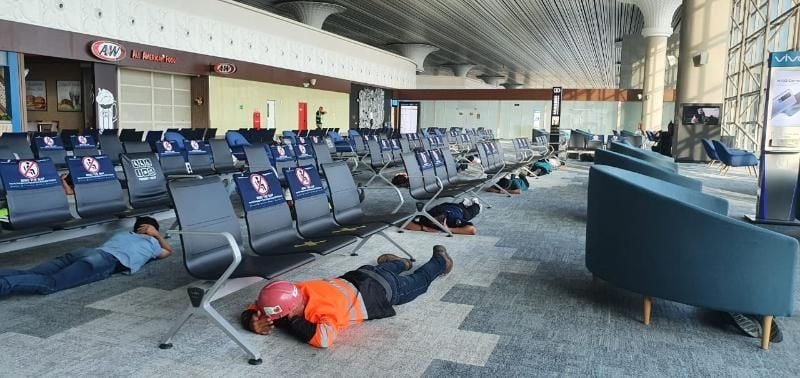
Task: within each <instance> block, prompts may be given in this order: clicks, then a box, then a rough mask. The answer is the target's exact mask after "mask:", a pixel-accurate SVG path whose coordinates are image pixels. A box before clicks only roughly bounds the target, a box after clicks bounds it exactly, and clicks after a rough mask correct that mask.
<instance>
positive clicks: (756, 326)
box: [728, 312, 761, 338]
mask: <svg viewBox="0 0 800 378" xmlns="http://www.w3.org/2000/svg"><path fill="white" fill-rule="evenodd" d="M728 315H730V316H731V319H732V320H733V324H734V325H736V327H737V328H739V329H740V330H741V331H742V332H744V333H745V334H746V335H747V336H750V337H755V338H759V337H761V323H759V322H758V320H753V318H751V317H749V316H747V315H745V314H739V313H734V312H730V313H728Z"/></svg>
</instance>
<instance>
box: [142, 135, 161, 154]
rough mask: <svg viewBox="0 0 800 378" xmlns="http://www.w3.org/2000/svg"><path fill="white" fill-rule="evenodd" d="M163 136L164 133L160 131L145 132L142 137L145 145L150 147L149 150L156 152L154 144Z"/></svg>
mask: <svg viewBox="0 0 800 378" xmlns="http://www.w3.org/2000/svg"><path fill="white" fill-rule="evenodd" d="M163 135H164V132H163V131H161V130H150V131H148V132H147V135H145V136H144V141H145V143H147V144H149V145H150V150H151V151H155V150H156V142H158V141H159V140H161V136H163Z"/></svg>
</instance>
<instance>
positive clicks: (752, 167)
mask: <svg viewBox="0 0 800 378" xmlns="http://www.w3.org/2000/svg"><path fill="white" fill-rule="evenodd" d="M711 143H712V144H713V145H714V150H715V151H716V153H717V156H718V157H719V160H720V162H722V165H723V167H722V169H721V170H720V173H721V174H722V175H726V174H727V173H728V170H730V169H731V167H746V168H747V172H748V173H750V174H753V172H755V173H758V172H757V168H756V167H757V166H758V158H757V157H756V155H755V154H753V153H751V152H747V151H742V150H732V149H730V148H728V146H726V145H724V144H723V143H722V142H720V141H718V140H714V141H711Z"/></svg>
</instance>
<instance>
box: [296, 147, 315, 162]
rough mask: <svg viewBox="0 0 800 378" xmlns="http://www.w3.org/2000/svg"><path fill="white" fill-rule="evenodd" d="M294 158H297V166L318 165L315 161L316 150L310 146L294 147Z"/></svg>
mask: <svg viewBox="0 0 800 378" xmlns="http://www.w3.org/2000/svg"><path fill="white" fill-rule="evenodd" d="M294 156H295V157H296V158H297V165H309V164H316V162H315V160H314V149H313V148H312V147H311V145H310V144H299V143H298V144H296V145H294Z"/></svg>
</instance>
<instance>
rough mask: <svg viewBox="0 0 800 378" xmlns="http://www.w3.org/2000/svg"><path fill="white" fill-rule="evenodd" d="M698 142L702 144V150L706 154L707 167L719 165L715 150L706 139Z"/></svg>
mask: <svg viewBox="0 0 800 378" xmlns="http://www.w3.org/2000/svg"><path fill="white" fill-rule="evenodd" d="M700 142H701V143H702V144H703V150H704V151H705V152H706V156H708V159H709V160H710V161H709V162H708V166H709V167H713V166H714V164H717V163H719V162H720V161H719V155H717V150H716V149H715V148H714V145H713V144H712V143H711V141H710V140H708V139H702V140H700Z"/></svg>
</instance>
